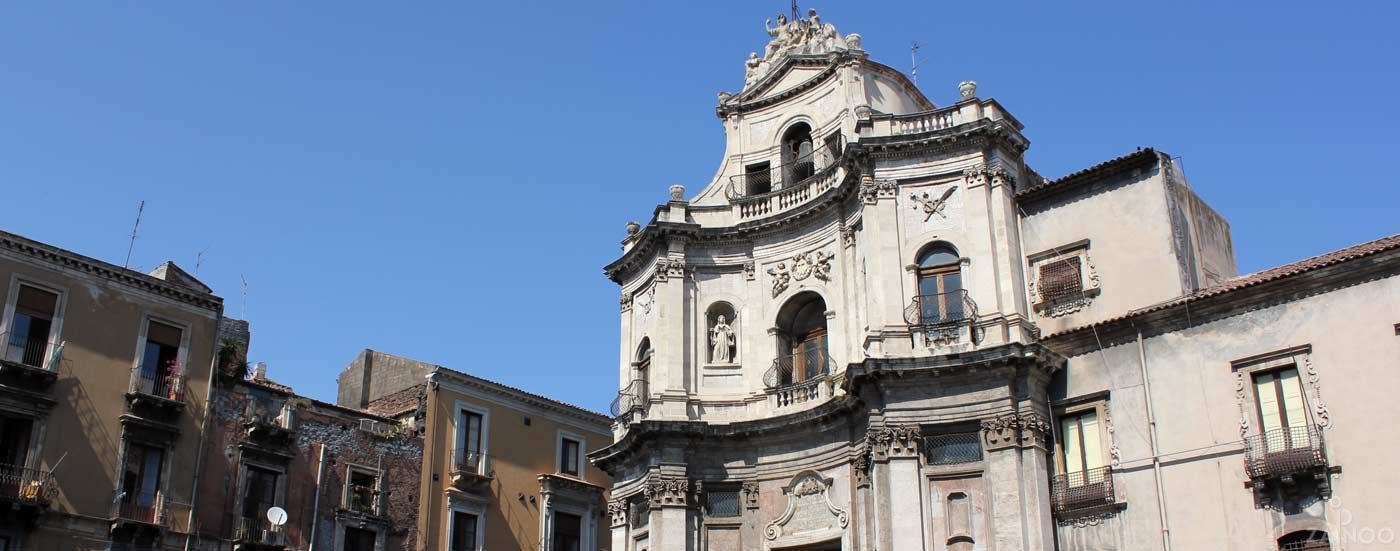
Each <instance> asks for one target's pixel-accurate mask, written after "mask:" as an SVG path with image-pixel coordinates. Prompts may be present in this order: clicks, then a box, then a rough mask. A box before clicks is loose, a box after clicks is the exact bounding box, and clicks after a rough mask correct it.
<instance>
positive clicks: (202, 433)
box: [185, 309, 224, 551]
mask: <svg viewBox="0 0 1400 551" xmlns="http://www.w3.org/2000/svg"><path fill="white" fill-rule="evenodd" d="M223 321H224V311H223V310H222V309H220V310H219V315H218V316H215V318H214V339H213V340H214V343H213V347H212V348H210V350H211V351H213V354H214V357H213V359H211V360H209V387H208V390H207V391H206V392H205V396H204V419H203V420H201V421H200V427H199V449H198V450H196V451H195V455H194V488H192V489H191V490H190V494H191V495H190V517H189V521H188V522H189V524H187V526H189V528H190V532H194V516H195V512H196V511H197V510H198V508H199V474H200V473H201V472H203V471H204V448H205V446H207V445H208V442H209V418H210V417H212V416H213V415H214V413H213V411H214V381H215V380H216V377H217V376H218V370H219V325H222V324H223ZM193 538H194V534H193V533H190V534H185V551H190V549H191V547H190V544H191V540H192V539H193Z"/></svg>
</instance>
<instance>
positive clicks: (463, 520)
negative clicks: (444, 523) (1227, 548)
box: [451, 511, 477, 551]
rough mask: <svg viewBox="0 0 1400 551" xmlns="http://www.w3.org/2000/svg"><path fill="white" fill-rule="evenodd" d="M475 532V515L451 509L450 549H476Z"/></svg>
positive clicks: (466, 550)
mask: <svg viewBox="0 0 1400 551" xmlns="http://www.w3.org/2000/svg"><path fill="white" fill-rule="evenodd" d="M476 532H477V517H476V515H473V514H471V513H467V512H463V511H453V512H452V550H451V551H476Z"/></svg>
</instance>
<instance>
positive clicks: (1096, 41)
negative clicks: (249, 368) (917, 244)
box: [0, 0, 1400, 410]
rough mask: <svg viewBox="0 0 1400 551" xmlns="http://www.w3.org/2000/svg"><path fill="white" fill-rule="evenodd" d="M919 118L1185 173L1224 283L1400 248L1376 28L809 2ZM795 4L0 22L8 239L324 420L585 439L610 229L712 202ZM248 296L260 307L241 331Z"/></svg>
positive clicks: (1284, 13) (124, 15) (1382, 48)
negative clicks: (192, 301) (544, 410)
mask: <svg viewBox="0 0 1400 551" xmlns="http://www.w3.org/2000/svg"><path fill="white" fill-rule="evenodd" d="M808 6H813V7H816V8H818V9H819V10H821V13H822V17H823V20H825V21H829V22H832V23H835V24H836V25H837V27H838V28H839V29H840V30H841V31H842V32H843V33H849V32H859V33H861V34H862V35H863V36H864V46H865V47H866V49H867V50H868V51H870V52H871V54H872V56H874V57H875V58H876V59H877V60H880V61H883V62H884V63H886V64H889V65H892V66H895V67H897V68H900V69H906V70H907V69H908V67H909V64H910V59H909V49H908V48H909V44H910V43H911V42H912V41H916V40H917V41H919V42H923V43H925V44H926V46H925V47H924V49H923V50H922V51H921V52H920V53H921V57H922V58H923V60H922V62H921V70H920V71H919V84H920V85H921V87H922V88H923V89H924V91H925V93H927V94H928V95H929V96H930V98H931V99H932V100H933V101H934V102H935V103H937V104H940V105H942V104H948V103H951V102H952V101H953V100H954V99H955V98H956V97H957V91H956V85H957V83H958V82H959V81H961V80H965V79H972V80H976V81H977V82H978V83H979V84H980V89H979V95H980V96H982V97H991V98H996V99H997V100H999V101H1000V102H1001V103H1002V104H1003V105H1005V106H1006V107H1007V108H1008V109H1009V110H1011V112H1012V113H1014V114H1015V115H1016V117H1017V118H1019V119H1020V120H1021V121H1022V122H1023V123H1025V124H1026V135H1027V136H1028V137H1029V138H1030V140H1031V142H1032V146H1031V149H1030V151H1029V152H1028V153H1027V157H1028V159H1029V161H1030V163H1031V164H1032V166H1034V167H1035V168H1036V169H1037V170H1038V171H1039V172H1040V173H1041V174H1044V175H1046V176H1048V177H1052V178H1053V177H1057V176H1060V175H1063V174H1066V173H1068V172H1072V171H1074V170H1078V169H1080V168H1083V167H1087V166H1090V165H1092V164H1094V163H1097V162H1100V161H1103V160H1105V159H1108V158H1111V157H1115V156H1118V155H1121V154H1123V153H1126V152H1129V151H1132V150H1134V149H1135V148H1137V147H1139V146H1153V147H1157V148H1159V149H1162V150H1165V151H1168V152H1170V153H1172V154H1173V155H1179V156H1181V157H1182V158H1183V160H1184V163H1185V167H1186V173H1187V176H1188V178H1189V179H1190V180H1191V182H1192V184H1193V186H1194V187H1195V188H1196V190H1197V192H1198V193H1199V194H1200V195H1201V196H1202V197H1204V198H1205V199H1206V200H1207V201H1208V202H1210V204H1211V205H1213V206H1214V207H1215V208H1216V209H1217V210H1219V211H1220V212H1221V213H1222V214H1224V215H1225V216H1226V217H1227V218H1228V219H1229V220H1230V222H1231V224H1232V230H1233V232H1234V240H1235V249H1236V252H1237V254H1238V259H1239V263H1240V268H1241V270H1242V271H1255V270H1259V269H1263V268H1267V267H1270V266H1273V265H1277V264H1281V263H1285V262H1289V261H1292V260H1296V259H1299V258H1303V257H1307V256H1311V255H1314V254H1317V253H1321V252H1325V251H1328V250H1332V249H1336V248H1340V247H1344V246H1347V245H1350V244H1354V243H1358V242H1362V241H1367V240H1370V239H1373V238H1376V237H1380V236H1382V235H1388V234H1391V233H1394V232H1396V231H1397V230H1398V229H1400V228H1398V227H1397V226H1400V224H1397V220H1400V216H1397V215H1396V210H1397V204H1400V191H1397V187H1398V186H1396V176H1395V168H1394V165H1392V164H1391V162H1392V161H1394V160H1395V157H1394V155H1395V151H1396V150H1397V147H1396V146H1397V145H1400V143H1398V142H1400V138H1397V133H1396V132H1395V127H1396V126H1397V123H1400V106H1397V103H1396V102H1395V101H1394V98H1395V90H1396V89H1397V87H1400V71H1397V62H1396V59H1397V54H1400V47H1398V41H1397V38H1395V34H1394V33H1393V32H1391V29H1390V26H1391V24H1392V23H1393V22H1394V21H1395V20H1396V19H1397V17H1398V16H1400V13H1397V11H1400V8H1397V7H1396V5H1395V4H1393V3H1382V2H1373V3H1353V2H1333V3H1328V4H1318V3H1316V2H1309V3H1301V2H1299V3H1296V4H1288V3H1281V2H1172V3H1150V4H1149V3H1141V4H1130V3H1125V2H1074V3H1070V2H1034V3H1025V4H1021V3H1016V2H999V3H957V2H928V1H864V2H828V3H823V4H805V3H804V4H803V8H804V9H805V8H806V7H808ZM786 8H787V3H786V2H782V1H753V0H749V1H743V2H739V1H732V2H708V3H703V4H701V3H679V2H640V1H626V2H577V1H575V2H558V3H545V2H482V3H466V2H453V3H432V4H429V3H413V4H412V5H407V6H405V5H389V4H385V3H370V2H309V1H308V2H292V3H288V2H224V3H213V2H203V3H194V2H180V3H177V2H86V3H76V2H74V3H68V2H32V3H28V4H21V3H18V2H7V3H4V4H3V5H0V190H4V193H5V196H6V201H5V204H6V205H7V206H8V208H7V209H6V215H5V216H4V217H3V218H0V228H3V229H5V230H8V231H12V232H16V233H20V234H23V235H27V236H30V237H33V238H36V239H38V240H40V241H45V242H48V243H52V244H54V245H58V246H61V247H65V248H69V249H72V250H76V251H79V252H82V253H84V254H88V255H91V256H94V257H97V258H100V259H103V260H107V261H110V262H115V263H118V264H120V263H121V262H122V260H123V257H124V256H125V254H126V248H127V236H128V234H129V233H130V230H131V223H132V221H133V218H134V216H135V212H136V205H137V203H138V202H139V201H142V200H145V201H146V212H145V216H144V219H143V221H142V224H141V232H140V238H139V239H138V240H137V242H136V248H135V253H134V255H133V260H132V264H133V265H136V266H140V267H142V268H145V269H149V268H150V267H153V266H155V265H156V264H158V263H160V262H161V261H163V260H166V259H173V260H175V261H176V262H177V263H179V264H181V265H182V266H185V267H186V268H187V269H190V270H194V264H195V257H196V255H197V254H198V253H199V252H200V251H205V252H204V256H203V261H202V263H201V265H200V267H199V271H198V276H199V277H200V278H201V279H203V280H204V281H205V282H207V283H208V284H210V285H211V286H212V287H214V288H215V290H216V292H218V293H219V294H220V295H222V296H223V297H224V298H225V302H226V305H227V306H226V309H227V312H228V314H229V315H232V316H235V317H239V316H246V317H247V319H249V320H250V322H251V323H252V327H253V351H252V359H254V360H262V361H266V362H268V364H269V365H270V369H271V375H272V376H273V377H274V378H276V379H278V380H281V381H283V382H286V383H289V384H291V385H293V386H294V387H295V388H296V389H297V390H298V391H299V392H302V393H305V394H309V395H311V396H313V397H317V398H322V399H334V395H335V376H336V374H337V373H338V372H339V370H340V369H341V368H343V367H344V366H345V364H346V363H348V362H349V361H350V360H351V359H352V358H353V357H354V356H355V354H356V353H357V352H358V351H359V350H360V349H362V348H366V347H369V348H374V349H377V350H384V351H387V352H391V353H397V354H401V355H406V356H410V357H415V358H419V359H423V360H426V361H431V362H435V363H439V364H442V365H446V366H449V367H452V368H455V369H459V370H462V371H467V372H470V373H474V374H477V375H480V376H484V377H487V378H491V379H495V380H499V381H502V382H505V383H508V384H512V385H516V386H520V387H524V388H527V389H530V390H533V391H536V392H540V393H544V394H548V395H551V396H555V397H558V398H560V399H563V400H565V401H568V402H572V403H576V404H579V405H582V406H585V407H590V408H593V409H595V410H603V409H605V408H606V407H607V404H608V403H609V402H610V401H611V399H612V397H613V395H614V393H615V391H616V388H617V386H616V385H617V381H616V373H617V371H616V365H617V361H618V360H617V357H616V355H617V350H618V346H617V339H618V326H617V315H618V313H617V294H618V293H617V288H616V286H615V285H614V284H613V283H612V282H610V281H608V280H606V279H605V278H604V277H603V275H602V272H601V266H603V265H604V264H606V263H607V262H609V261H610V260H612V259H613V258H614V257H615V256H616V255H617V254H618V253H619V246H618V242H619V240H620V239H621V238H622V237H623V235H624V224H625V222H626V221H627V220H631V219H637V220H641V221H645V219H646V217H647V216H649V214H650V213H651V209H652V208H653V207H654V206H655V205H656V204H657V203H659V202H662V201H663V200H664V199H665V197H666V187H667V186H668V185H669V184H672V183H677V182H679V183H684V184H686V185H687V186H688V187H689V188H690V189H691V191H695V190H698V189H699V187H700V186H703V185H704V184H705V183H706V182H707V181H708V179H709V178H710V177H711V176H712V175H713V173H714V171H715V168H716V167H717V166H718V162H719V155H720V153H721V150H722V146H723V133H722V129H721V127H720V124H719V121H718V119H716V118H715V116H714V114H713V108H714V104H715V92H717V91H719V90H731V91H732V90H735V89H736V88H738V87H739V86H740V84H741V83H742V77H743V59H744V57H745V56H746V55H747V54H748V52H749V51H753V50H758V51H762V47H763V43H764V40H765V39H766V35H764V33H763V29H762V26H763V19H764V18H765V17H771V16H772V15H773V14H776V13H777V12H779V11H780V10H785V9H786ZM240 277H246V279H247V281H248V284H249V292H248V298H247V307H246V311H245V310H244V308H243V306H242V304H241V303H242V299H241V296H240V295H241V284H240Z"/></svg>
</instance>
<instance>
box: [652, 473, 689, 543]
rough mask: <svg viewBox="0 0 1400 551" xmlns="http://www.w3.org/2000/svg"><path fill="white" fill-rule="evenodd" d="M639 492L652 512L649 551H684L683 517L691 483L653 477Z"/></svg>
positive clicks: (685, 480)
mask: <svg viewBox="0 0 1400 551" xmlns="http://www.w3.org/2000/svg"><path fill="white" fill-rule="evenodd" d="M642 491H643V492H644V493H645V495H646V498H647V502H648V504H649V505H650V511H651V512H650V514H651V519H650V521H649V524H650V526H651V537H650V542H651V549H653V550H655V551H687V549H686V539H687V531H686V515H687V514H688V511H687V508H688V507H689V505H690V480H689V479H686V478H683V477H677V476H665V475H655V474H653V475H652V476H651V478H650V479H648V480H647V484H646V487H645V488H643V490H642Z"/></svg>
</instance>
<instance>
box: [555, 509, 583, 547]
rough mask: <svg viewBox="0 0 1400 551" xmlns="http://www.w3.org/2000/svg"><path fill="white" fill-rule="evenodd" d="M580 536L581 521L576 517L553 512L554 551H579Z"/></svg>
mask: <svg viewBox="0 0 1400 551" xmlns="http://www.w3.org/2000/svg"><path fill="white" fill-rule="evenodd" d="M582 534H583V519H581V518H579V516H578V515H571V514H569V513H561V512H558V511H555V512H554V551H579V550H580V549H582V548H581V547H580V544H582V543H583V537H582Z"/></svg>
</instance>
